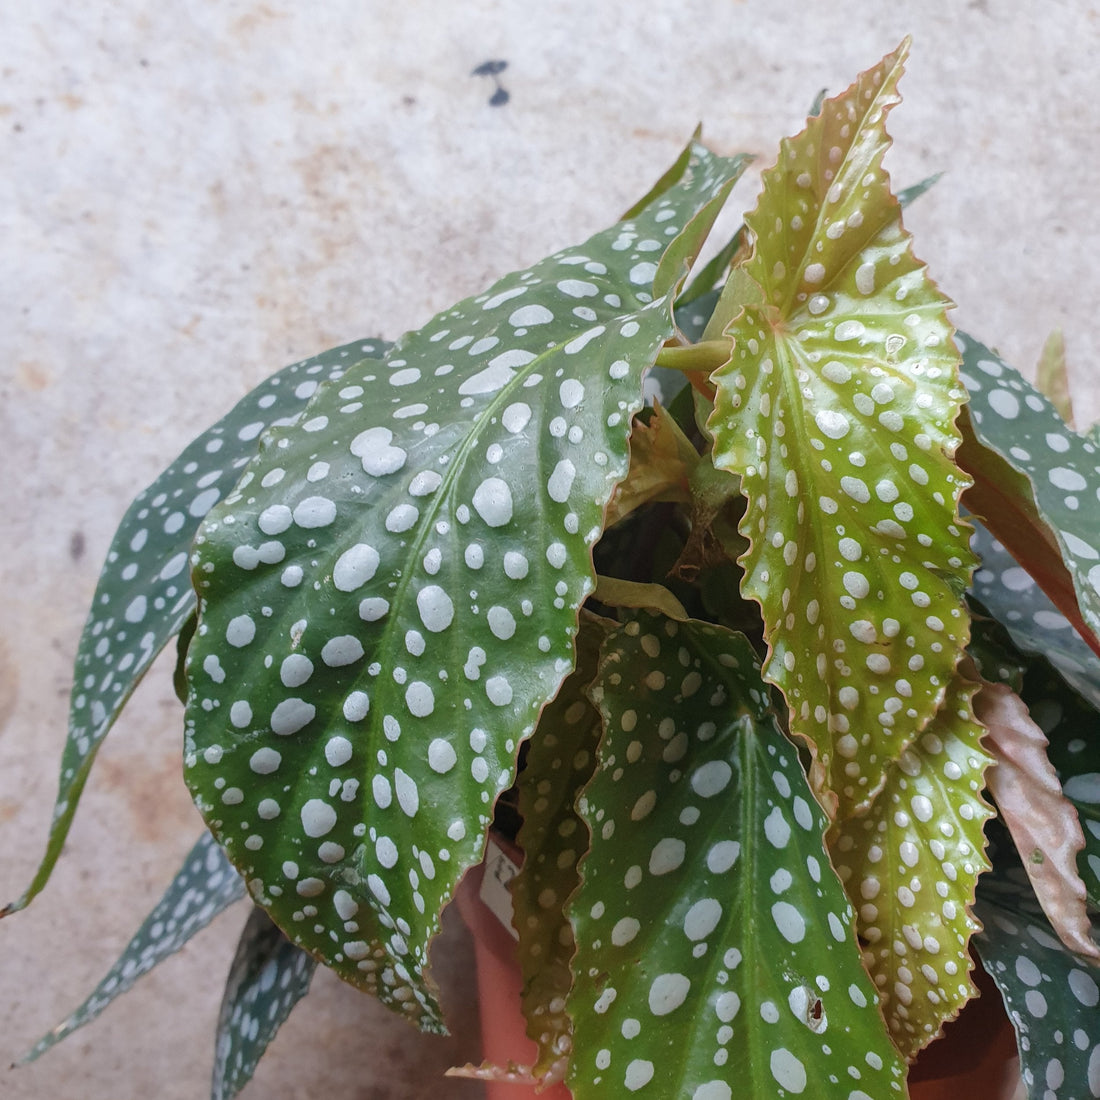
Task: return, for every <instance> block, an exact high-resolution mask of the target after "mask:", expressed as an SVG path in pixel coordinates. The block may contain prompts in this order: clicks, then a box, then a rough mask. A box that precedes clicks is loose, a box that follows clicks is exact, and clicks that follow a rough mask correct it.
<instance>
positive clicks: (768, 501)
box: [708, 43, 973, 817]
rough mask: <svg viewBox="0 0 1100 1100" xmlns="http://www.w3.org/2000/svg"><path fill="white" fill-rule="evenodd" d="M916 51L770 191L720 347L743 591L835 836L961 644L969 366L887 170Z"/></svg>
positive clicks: (798, 155) (833, 109)
mask: <svg viewBox="0 0 1100 1100" xmlns="http://www.w3.org/2000/svg"><path fill="white" fill-rule="evenodd" d="M904 47H905V44H904V43H903V44H902V46H901V47H899V50H898V51H897V52H896V53H895V54H892V55H890V56H889V57H887V58H886V59H885V60H884V61H883V62H882V63H881V64H880V65H879V66H876V67H875V68H874V69H872V70H870V71H869V72H867V73H864V74H863V75H861V76H860V77H859V78H858V80H857V81H856V82H855V83H854V84H853V85H852V87H851V88H850V89H848V91H847V92H845V93H844V94H843V95H841V96H839V97H837V98H835V99H830V100H828V101H827V102H826V103H825V104H824V106H823V109H822V114H821V115H820V116H819V117H817V118H814V119H811V120H810V122H809V123H808V125H807V127H806V129H805V130H804V131H803V133H802V134H800V135H799V136H798V137H796V138H794V139H793V140H790V141H786V142H784V143H783V147H782V151H781V154H780V159H779V163H778V165H777V166H776V167H775V168H773V169H771V170H770V171H768V172H766V173H765V174H764V189H763V193H762V196H761V198H760V201H759V204H758V206H757V208H756V210H755V211H754V213H753V214H751V215H749V217H748V218H746V224H747V225H748V226H749V228H750V229H751V231H752V233H753V235H754V237H755V252H754V254H753V256H752V258H751V259H750V260H749V262H748V263H747V264H746V265H745V268H744V273H745V276H747V277H748V278H751V280H753V281H754V282H755V283H756V284H757V286H758V288H759V295H760V296H759V301H758V303H754V302H753V301H752V299H751V296H748V295H743V296H742V301H743V302H744V303H746V304H745V305H744V309H743V310H742V312H741V313H740V315H739V317H737V318H736V319H735V320H733V322H732V323H730V324H729V325H728V327H727V329H726V331H727V333H728V335H729V336H730V337H731V338H732V341H733V350H732V355H731V358H730V361H729V363H728V364H727V365H726V366H724V367H722V368H720V369H719V370H718V371H717V372H716V373H715V375H714V376H713V380H714V382H715V384H716V386H717V397H716V401H715V411H714V414H713V416H712V417H711V420H710V422H709V425H708V427H709V428H710V430H711V431H712V433H713V435H714V461H715V464H716V465H717V466H719V467H720V468H723V469H727V470H730V471H732V472H734V473H736V474H739V475H740V476H741V478H742V485H743V489H744V493H745V496H746V498H747V501H748V507H747V510H746V512H745V516H744V519H743V521H742V524H741V533H742V535H744V536H745V537H746V538H747V539H749V540H750V547H749V550H748V551H747V552H746V553H745V554H744V555H743V557H742V558H741V562H742V565H743V566H744V568H745V572H746V576H745V582H744V585H743V592H744V593H745V594H746V595H748V596H750V597H751V598H753V599H754V600H756V601H757V602H758V603H759V604H760V605H761V607H762V608H763V610H764V616H765V623H766V639H767V642H768V645H769V656H768V661H767V664H766V666H765V673H766V676H767V678H768V679H769V680H770V681H771V682H773V683H775V684H776V685H777V686H778V687H779V688H780V689H781V690H782V691H783V693H784V694H785V696H786V698H787V701H788V704H789V705H790V708H791V727H792V729H793V730H794V731H795V732H796V733H798V734H799V735H800V736H801V737H803V738H804V739H805V740H806V741H807V742H808V743H809V744H810V745H811V746H812V747H813V749H814V751H815V753H816V765H815V767H814V769H813V771H812V773H811V779H812V780H813V782H814V786H815V791H816V792H817V793H818V795H819V796H820V797H821V799H822V801H823V803H824V804H826V805H827V806H828V807H830V809H831V810H832V811H833V812H834V813H839V814H840V816H842V817H843V816H847V815H848V814H849V813H850V812H852V810H853V809H854V808H856V807H859V806H865V805H866V804H868V803H869V801H870V800H871V798H873V797H874V794H875V792H876V791H877V790H878V788H879V787H880V786H881V785H882V783H883V780H884V776H885V773H886V769H887V768H888V766H889V764H890V762H891V761H892V760H894V759H896V758H897V757H898V755H899V754H900V753H901V751H902V750H903V749H904V748H905V746H906V745H907V744H908V743H909V742H910V741H911V740H912V739H913V738H914V737H915V736H916V735H917V734H918V733H919V732H920V730H921V729H922V728H924V726H926V725H927V724H928V722H929V721H930V720H931V718H932V716H933V715H934V714H935V713H936V711H937V710H938V709H939V707H940V704H941V702H942V700H943V695H944V685H946V684H947V683H949V682H950V681H951V678H952V675H953V672H954V669H955V665H956V663H957V661H958V658H959V654H960V653H961V651H962V648H963V647H964V646H965V644H966V639H967V631H968V623H967V619H966V616H965V613H964V610H963V606H962V603H961V600H960V596H961V592H962V590H963V588H965V585H966V581H967V578H968V577H969V570H970V567H971V564H972V561H973V559H972V555H971V552H970V550H969V546H968V543H967V530H966V527H965V525H964V524H963V523H962V522H961V521H960V519H959V512H958V501H959V496H960V494H961V491H962V489H963V487H964V486H965V485H966V484H967V480H966V478H965V477H964V476H963V475H962V474H960V472H959V470H958V468H957V466H956V465H955V462H954V459H953V456H954V453H955V450H956V448H957V447H958V444H959V438H960V437H959V434H958V431H957V429H956V427H955V420H956V418H957V416H958V415H959V410H960V408H961V404H962V400H963V398H964V396H965V395H964V392H963V390H962V388H961V387H960V386H959V385H958V382H957V369H958V353H957V352H956V350H955V348H954V345H953V343H952V332H953V329H952V327H951V325H950V324H949V322H948V320H947V314H946V308H947V305H948V302H947V300H946V299H945V298H944V297H943V295H942V294H941V293H940V292H939V290H938V289H937V288H936V286H935V284H934V283H933V282H932V281H931V279H930V278H929V277H928V275H927V273H926V271H925V268H924V265H923V264H921V263H920V262H919V261H918V260H917V259H916V257H915V256H914V255H913V252H912V249H911V244H910V238H909V236H908V234H907V233H906V232H905V230H904V228H903V226H902V224H901V218H900V208H899V206H898V203H897V200H896V199H895V198H894V196H893V195H892V194H891V193H890V188H889V182H888V178H887V175H886V173H885V171H884V170H883V168H882V157H883V154H884V153H885V151H886V149H887V147H888V145H889V139H888V136H887V134H886V130H885V116H886V113H887V111H888V110H889V109H890V108H891V107H892V106H893V105H894V104H895V103H897V102H898V94H897V80H898V77H899V76H900V72H901V59H902V57H903V55H904ZM708 335H710V333H709V331H708ZM792 436H793V437H795V438H797V439H798V440H800V441H801V440H807V441H808V443H809V446H803V445H802V443H801V442H800V443H799V444H798V445H797V446H794V445H789V440H790V438H791V437H792Z"/></svg>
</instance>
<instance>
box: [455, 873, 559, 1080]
mask: <svg viewBox="0 0 1100 1100" xmlns="http://www.w3.org/2000/svg"><path fill="white" fill-rule="evenodd" d="M484 875H485V865H484V864H482V865H481V866H480V867H474V868H472V869H471V870H470V871H469V873H468V874H467V875H466V877H465V878H464V879H463V880H462V882H461V883H460V884H459V887H458V893H457V894H456V895H455V901H456V903H457V905H458V910H459V912H460V913H461V914H462V919H463V920H464V921H465V922H466V927H467V928H469V929H470V933H471V935H472V936H473V940H474V953H475V957H476V961H477V988H478V1012H479V1014H480V1016H481V1047H482V1057H483V1058H484V1059H485V1060H486V1061H487V1062H492V1063H494V1064H496V1065H501V1066H503V1065H507V1064H508V1063H509V1062H514V1063H516V1064H518V1065H531V1064H532V1063H533V1062H534V1060H535V1058H536V1057H537V1056H538V1048H537V1047H536V1046H535V1043H534V1042H533V1041H532V1040H531V1039H528V1038H527V1028H526V1022H525V1021H524V1019H523V1013H522V1012H521V1011H520V1007H519V1006H520V993H521V992H522V988H523V983H522V979H521V977H520V970H519V963H518V962H517V961H516V942H515V940H514V939H513V938H512V936H511V935H510V934H509V933H508V932H507V930H506V929H505V927H504V925H503V924H501V920H500V917H499V916H498V915H497V914H496V913H495V912H494V911H493V910H492V909H490V908H489V907H488V906H487V905H486V904H485V903H484V902H483V901H482V900H481V896H480V894H481V884H482V881H483V878H484ZM485 1096H486V1100H535V1098H536V1097H538V1098H539V1100H572V1093H570V1091H569V1090H568V1089H567V1088H566V1087H565V1086H564V1085H555V1086H553V1087H552V1088H548V1089H544V1090H543V1091H542V1092H539V1093H536V1092H535V1091H534V1089H533V1088H532V1087H531V1086H530V1085H512V1084H502V1083H500V1082H496V1081H486V1083H485Z"/></svg>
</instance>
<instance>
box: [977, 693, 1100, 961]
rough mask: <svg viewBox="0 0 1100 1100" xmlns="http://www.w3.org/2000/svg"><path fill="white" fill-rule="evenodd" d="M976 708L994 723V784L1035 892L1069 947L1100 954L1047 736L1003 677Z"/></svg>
mask: <svg viewBox="0 0 1100 1100" xmlns="http://www.w3.org/2000/svg"><path fill="white" fill-rule="evenodd" d="M975 712H976V714H977V716H978V718H979V719H980V720H981V721H982V722H983V723H984V724H985V726H986V727H987V728H988V730H989V746H990V748H992V750H993V752H994V755H995V757H996V761H997V765H996V767H995V768H994V769H993V770H992V771H991V772H990V774H989V790H990V793H991V794H992V795H993V797H994V798H995V799H996V800H997V808H998V809H999V810H1000V813H1001V817H1002V818H1003V819H1004V821H1005V824H1006V825H1007V826H1008V830H1009V832H1010V833H1011V834H1012V839H1013V840H1014V841H1015V843H1016V848H1017V850H1018V851H1019V853H1020V857H1021V859H1022V860H1023V864H1024V868H1025V870H1026V871H1027V874H1028V878H1030V879H1031V884H1032V886H1033V887H1034V889H1035V896H1036V898H1038V901H1039V904H1040V905H1041V906H1042V908H1043V912H1044V913H1045V914H1046V915H1047V919H1048V920H1049V921H1050V923H1051V925H1052V926H1053V928H1054V930H1055V931H1056V932H1057V933H1058V935H1059V936H1060V937H1061V938H1062V941H1063V942H1064V943H1065V944H1066V946H1067V947H1069V949H1070V950H1071V951H1075V952H1077V953H1078V954H1080V955H1084V956H1087V957H1089V958H1092V959H1100V948H1097V946H1096V944H1095V943H1093V940H1092V935H1091V928H1090V920H1089V915H1088V911H1087V898H1086V891H1085V884H1084V883H1083V882H1082V881H1081V876H1080V875H1079V874H1078V873H1077V856H1078V854H1079V853H1080V852H1081V851H1082V849H1083V848H1084V847H1085V838H1084V834H1083V833H1082V832H1081V823H1080V822H1079V821H1078V819H1077V811H1076V810H1074V808H1073V805H1072V803H1071V802H1069V800H1068V799H1067V798H1066V797H1065V796H1064V795H1063V794H1062V785H1061V784H1060V783H1059V782H1058V776H1057V774H1056V772H1055V771H1054V766H1053V765H1052V764H1051V762H1050V760H1049V758H1048V757H1047V739H1046V735H1045V734H1044V733H1043V731H1042V730H1041V729H1040V728H1039V726H1037V725H1036V724H1035V722H1034V721H1032V719H1031V716H1030V714H1029V713H1028V710H1027V707H1026V705H1025V704H1024V702H1023V700H1022V699H1021V698H1020V697H1019V696H1018V695H1017V694H1016V693H1015V692H1013V691H1012V690H1010V689H1009V688H1008V687H1006V686H1005V685H1004V684H986V685H984V686H983V688H982V690H981V692H980V693H979V694H978V696H977V698H976V700H975Z"/></svg>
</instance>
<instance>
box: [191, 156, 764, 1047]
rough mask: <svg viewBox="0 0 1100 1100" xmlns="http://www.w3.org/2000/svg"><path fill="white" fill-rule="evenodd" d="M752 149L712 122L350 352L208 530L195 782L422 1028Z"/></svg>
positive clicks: (311, 921)
mask: <svg viewBox="0 0 1100 1100" xmlns="http://www.w3.org/2000/svg"><path fill="white" fill-rule="evenodd" d="M742 166H743V161H742V160H740V159H736V160H725V159H722V158H718V157H714V156H712V155H711V154H709V153H707V152H706V151H705V150H702V149H698V148H697V149H696V150H695V151H694V153H693V156H692V161H691V164H690V165H689V166H688V167H687V168H686V169H685V171H684V172H683V173H682V177H681V178H680V180H679V182H678V183H676V184H675V185H673V186H672V187H671V188H669V189H668V190H667V191H666V192H665V193H664V194H662V196H661V197H659V198H657V199H655V200H654V202H653V204H652V205H650V206H647V207H646V208H645V209H644V210H643V211H642V212H641V213H640V214H639V215H638V216H637V217H636V218H634V219H631V220H629V221H626V222H622V223H619V224H617V225H615V226H613V227H611V228H610V229H608V230H605V231H604V232H602V233H599V234H597V235H596V236H595V237H593V238H592V239H591V240H589V241H588V242H587V243H585V244H583V245H580V246H578V247H576V248H572V249H568V250H566V251H563V252H559V253H557V254H555V255H554V256H552V257H550V258H549V259H547V260H544V261H543V262H542V263H540V264H537V265H536V266H535V267H533V268H531V269H530V270H529V271H523V272H518V273H515V274H513V275H509V276H506V277H505V278H504V279H502V280H501V281H500V282H498V283H497V284H496V285H494V286H493V287H491V288H490V289H489V290H487V291H486V292H485V293H484V294H482V295H479V296H478V297H476V298H473V299H470V300H468V301H465V302H462V303H460V304H459V305H457V306H456V307H454V308H453V309H451V310H448V311H446V312H444V313H442V314H440V315H439V316H438V317H437V318H436V319H434V320H433V321H431V322H430V323H429V324H428V325H427V326H426V327H425V328H423V329H421V330H419V331H418V332H414V333H410V334H408V335H406V336H405V337H404V338H403V339H402V340H401V341H400V342H399V343H398V345H397V346H395V347H394V349H392V351H391V352H390V353H389V354H388V355H387V357H386V360H385V362H384V363H372V362H365V363H363V364H361V365H360V366H359V367H358V368H356V369H354V370H352V371H350V372H349V373H348V374H347V375H346V376H345V378H344V379H343V380H342V384H341V385H340V386H339V387H336V386H331V387H328V388H326V389H325V390H323V391H322V392H321V393H319V394H318V396H317V398H316V399H315V400H314V402H313V404H312V406H311V408H310V411H309V416H308V418H307V419H306V420H305V421H303V422H302V423H301V424H300V425H298V426H296V427H295V428H293V429H291V430H288V431H286V432H282V433H279V434H278V435H277V436H276V437H275V438H274V439H273V440H272V441H271V444H270V445H269V446H268V447H267V448H265V450H264V452H263V453H262V454H261V455H260V456H259V457H258V458H257V460H256V461H255V462H254V463H253V464H252V466H251V467H250V468H249V470H248V472H247V473H246V475H245V477H244V478H243V479H242V481H241V483H240V484H239V486H238V488H237V489H236V490H235V491H234V493H233V494H232V495H231V496H230V497H229V498H227V500H226V501H225V502H224V503H223V504H222V505H220V506H219V507H218V508H217V509H215V511H214V512H212V513H211V515H210V516H209V517H208V519H207V521H206V522H205V523H204V525H203V528H202V530H201V531H200V533H199V536H198V539H197V542H196V568H195V572H194V577H195V579H196V584H197V586H198V589H199V593H200V599H201V607H200V625H199V630H198V633H197V635H196V637H195V640H194V642H193V643H192V646H191V652H190V656H189V676H190V680H191V698H190V700H189V704H188V711H187V744H186V749H185V755H186V760H185V765H186V773H187V780H188V783H189V785H190V787H191V790H192V793H193V795H194V797H195V800H196V803H197V804H198V806H199V808H200V809H201V811H202V812H203V814H204V816H205V817H206V819H207V821H208V822H209V824H210V826H211V828H212V829H213V830H214V831H215V833H216V835H217V836H218V838H219V839H220V840H221V841H222V843H223V844H224V845H225V847H226V849H227V851H228V853H229V856H230V858H231V859H232V860H233V861H234V863H235V864H236V865H237V866H238V868H239V869H240V870H241V872H242V874H243V875H244V876H245V877H246V879H247V880H248V881H249V885H250V889H251V891H252V895H253V897H254V898H255V899H256V900H257V901H258V902H259V903H260V904H262V905H263V906H264V907H265V908H266V909H267V910H268V911H269V913H270V914H271V916H272V918H273V919H274V920H275V922H276V923H277V924H279V925H280V927H282V928H283V929H284V931H286V933H287V934H288V936H290V938H291V939H292V940H293V941H294V942H296V943H298V944H300V945H301V946H302V947H304V948H306V949H307V950H309V951H310V952H311V953H313V954H315V955H316V956H318V957H320V958H321V959H323V960H324V961H325V962H326V963H327V964H328V965H329V966H331V967H332V968H333V969H334V970H335V972H336V973H337V974H338V975H340V976H341V977H342V978H344V979H346V980H348V981H350V982H352V983H353V984H357V985H359V986H361V987H363V988H365V989H368V990H370V991H371V992H374V993H376V994H377V995H378V996H379V997H380V998H381V999H382V1000H383V1001H384V1002H385V1003H387V1004H389V1005H390V1006H391V1007H393V1008H395V1009H397V1010H398V1011H401V1012H403V1013H405V1014H407V1015H408V1016H409V1017H410V1018H412V1019H414V1020H417V1021H418V1022H419V1023H420V1024H421V1026H423V1027H425V1028H429V1029H437V1030H438V1029H441V1028H442V1021H441V1018H440V1014H439V1010H438V1006H437V1004H436V1001H435V997H434V994H433V992H432V989H431V987H430V985H429V983H428V981H427V978H426V976H424V973H423V972H424V968H425V964H426V961H427V950H428V944H429V942H430V940H431V939H432V937H433V936H434V935H435V933H436V931H437V930H438V927H439V912H440V910H441V908H442V907H443V905H445V904H446V902H447V901H448V900H449V898H450V897H451V895H452V893H453V890H454V886H455V883H456V882H457V880H458V878H459V877H460V876H461V875H462V873H463V872H464V871H465V870H466V868H467V867H469V866H470V865H471V864H473V863H476V862H477V861H478V860H479V859H480V857H481V853H482V849H483V843H484V832H485V827H486V826H487V825H488V823H489V821H490V817H491V815H492V808H493V804H494V802H495V800H496V798H497V796H498V795H499V794H500V792H501V791H502V790H504V789H505V788H507V787H508V786H509V785H510V784H511V782H512V777H513V774H514V770H515V757H516V752H517V750H518V746H519V744H520V742H521V741H522V740H523V739H524V738H525V737H526V736H528V735H529V734H530V732H531V731H532V729H533V728H534V725H535V722H536V720H537V717H538V714H539V712H540V710H541V709H542V707H543V706H544V705H545V704H546V703H547V702H548V701H549V700H550V699H551V698H553V696H554V695H555V694H556V692H557V690H558V687H559V686H560V684H561V682H562V680H563V679H564V677H565V676H566V675H567V673H568V672H569V671H570V669H571V667H572V663H573V639H574V635H575V633H576V630H577V615H578V608H579V607H580V605H581V603H582V602H583V600H584V599H585V597H586V596H587V595H588V594H589V593H590V592H591V591H592V589H593V586H594V583H595V578H594V571H593V568H592V557H591V555H592V547H593V544H594V543H595V541H596V540H597V539H598V537H599V535H600V532H601V528H602V524H603V516H604V509H605V507H606V505H607V503H608V499H609V497H610V495H611V492H612V490H613V489H614V487H615V485H616V483H617V482H618V481H619V480H621V479H622V477H623V476H624V475H625V473H626V469H627V438H628V434H629V431H630V425H631V418H632V416H633V414H634V413H635V412H636V411H637V410H638V409H639V408H640V407H641V403H642V384H641V383H642V376H643V374H644V372H645V371H646V370H647V369H648V367H649V366H650V365H652V363H653V361H654V359H655V357H656V354H657V350H658V349H659V348H660V346H661V345H662V344H663V343H664V341H665V340H667V339H668V338H669V337H670V336H671V335H672V334H673V331H674V329H673V322H672V301H673V299H674V296H675V293H676V291H677V289H678V286H679V284H680V282H682V279H683V277H684V274H685V273H686V270H687V265H688V262H689V260H690V259H691V257H692V255H693V254H694V253H695V251H696V250H697V249H698V248H699V246H700V245H701V243H702V240H703V238H704V237H705V235H706V232H707V230H708V229H709V225H710V222H711V221H712V220H713V218H714V217H715V216H716V214H717V211H718V209H719V207H720V206H721V204H722V202H723V201H724V200H725V197H726V195H727V194H728V192H729V189H730V187H731V186H732V182H733V180H734V179H736V177H737V176H738V175H739V173H740V171H741V169H742ZM670 257H671V258H670ZM673 268H676V273H675V275H674V274H673V273H672V269H673ZM655 284H656V285H663V286H665V288H666V289H665V291H664V292H663V294H661V295H659V296H656V297H655V296H654V293H653V287H654V285H655ZM349 923H350V924H351V925H353V926H354V927H353V928H349Z"/></svg>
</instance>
